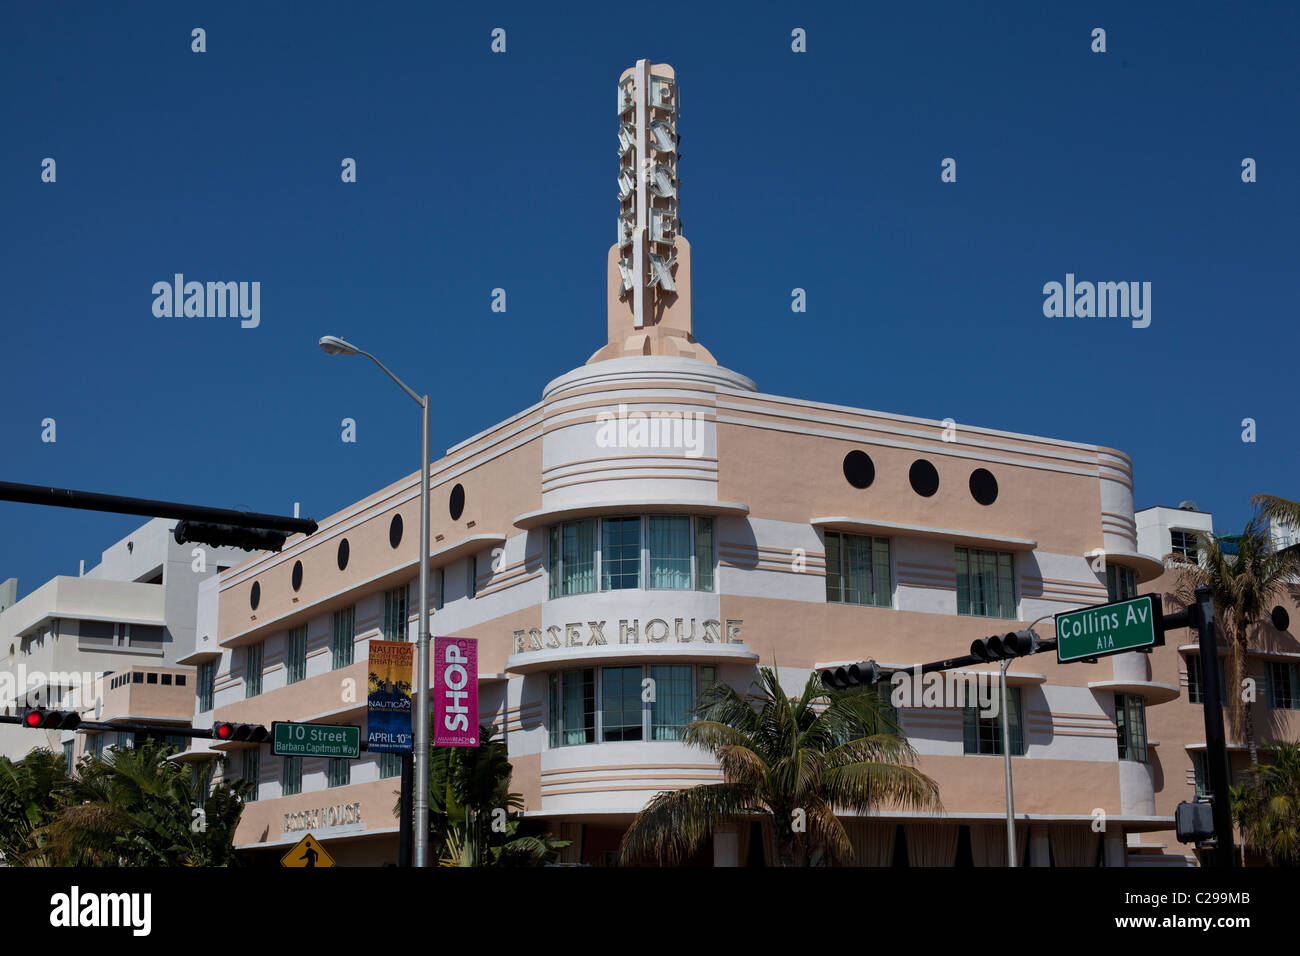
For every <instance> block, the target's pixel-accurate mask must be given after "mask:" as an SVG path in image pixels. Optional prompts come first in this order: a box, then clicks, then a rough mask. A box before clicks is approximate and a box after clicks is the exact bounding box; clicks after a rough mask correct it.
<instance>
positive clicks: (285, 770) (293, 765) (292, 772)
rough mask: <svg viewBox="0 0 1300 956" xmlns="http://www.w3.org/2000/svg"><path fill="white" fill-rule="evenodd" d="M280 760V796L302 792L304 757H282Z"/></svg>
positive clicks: (290, 795) (289, 795)
mask: <svg viewBox="0 0 1300 956" xmlns="http://www.w3.org/2000/svg"><path fill="white" fill-rule="evenodd" d="M280 760H281V764H280V796H282V797H292V796H294V795H296V794H299V793H302V758H301V757H281V758H280Z"/></svg>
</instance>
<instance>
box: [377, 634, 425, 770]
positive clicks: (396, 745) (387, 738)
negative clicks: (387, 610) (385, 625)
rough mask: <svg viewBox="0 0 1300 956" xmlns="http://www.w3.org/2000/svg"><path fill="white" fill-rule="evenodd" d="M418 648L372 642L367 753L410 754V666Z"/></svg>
mask: <svg viewBox="0 0 1300 956" xmlns="http://www.w3.org/2000/svg"><path fill="white" fill-rule="evenodd" d="M414 660H415V645H414V644H409V643H407V642H406V641H371V642H370V667H369V672H370V676H369V681H368V686H367V696H366V749H367V750H371V751H376V752H379V753H390V754H408V753H410V752H411V664H412V662H413V661H414Z"/></svg>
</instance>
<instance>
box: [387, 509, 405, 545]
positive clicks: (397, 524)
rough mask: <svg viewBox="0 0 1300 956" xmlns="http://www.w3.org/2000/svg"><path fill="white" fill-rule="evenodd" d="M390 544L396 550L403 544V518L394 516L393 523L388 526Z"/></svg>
mask: <svg viewBox="0 0 1300 956" xmlns="http://www.w3.org/2000/svg"><path fill="white" fill-rule="evenodd" d="M388 543H389V544H391V545H392V546H393V547H394V548H395V547H397V546H398V545H399V544H401V543H402V516H401V515H393V520H392V522H391V523H390V524H389V525H388Z"/></svg>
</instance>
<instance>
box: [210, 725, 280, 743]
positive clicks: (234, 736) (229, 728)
mask: <svg viewBox="0 0 1300 956" xmlns="http://www.w3.org/2000/svg"><path fill="white" fill-rule="evenodd" d="M212 739H213V740H225V741H247V742H248V743H253V744H260V743H265V742H266V741H268V740H270V739H271V734H270V732H269V731H268V730H267V729H266V728H265V727H263V726H262V725H261V724H232V723H228V722H223V723H220V724H213V725H212Z"/></svg>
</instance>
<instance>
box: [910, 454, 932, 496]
mask: <svg viewBox="0 0 1300 956" xmlns="http://www.w3.org/2000/svg"><path fill="white" fill-rule="evenodd" d="M907 480H908V481H910V482H911V483H912V490H913V491H915V492H916V493H917V494H918V495H920V496H921V497H922V498H929V497H930V496H931V495H933V494H934V493H935V492H936V491H938V490H939V472H938V469H936V468H935V467H934V465H932V464H930V462H928V461H926V460H925V459H924V458H918V459H917V460H916V461H914V462H912V467H911V469H909V470H908V472H907Z"/></svg>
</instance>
